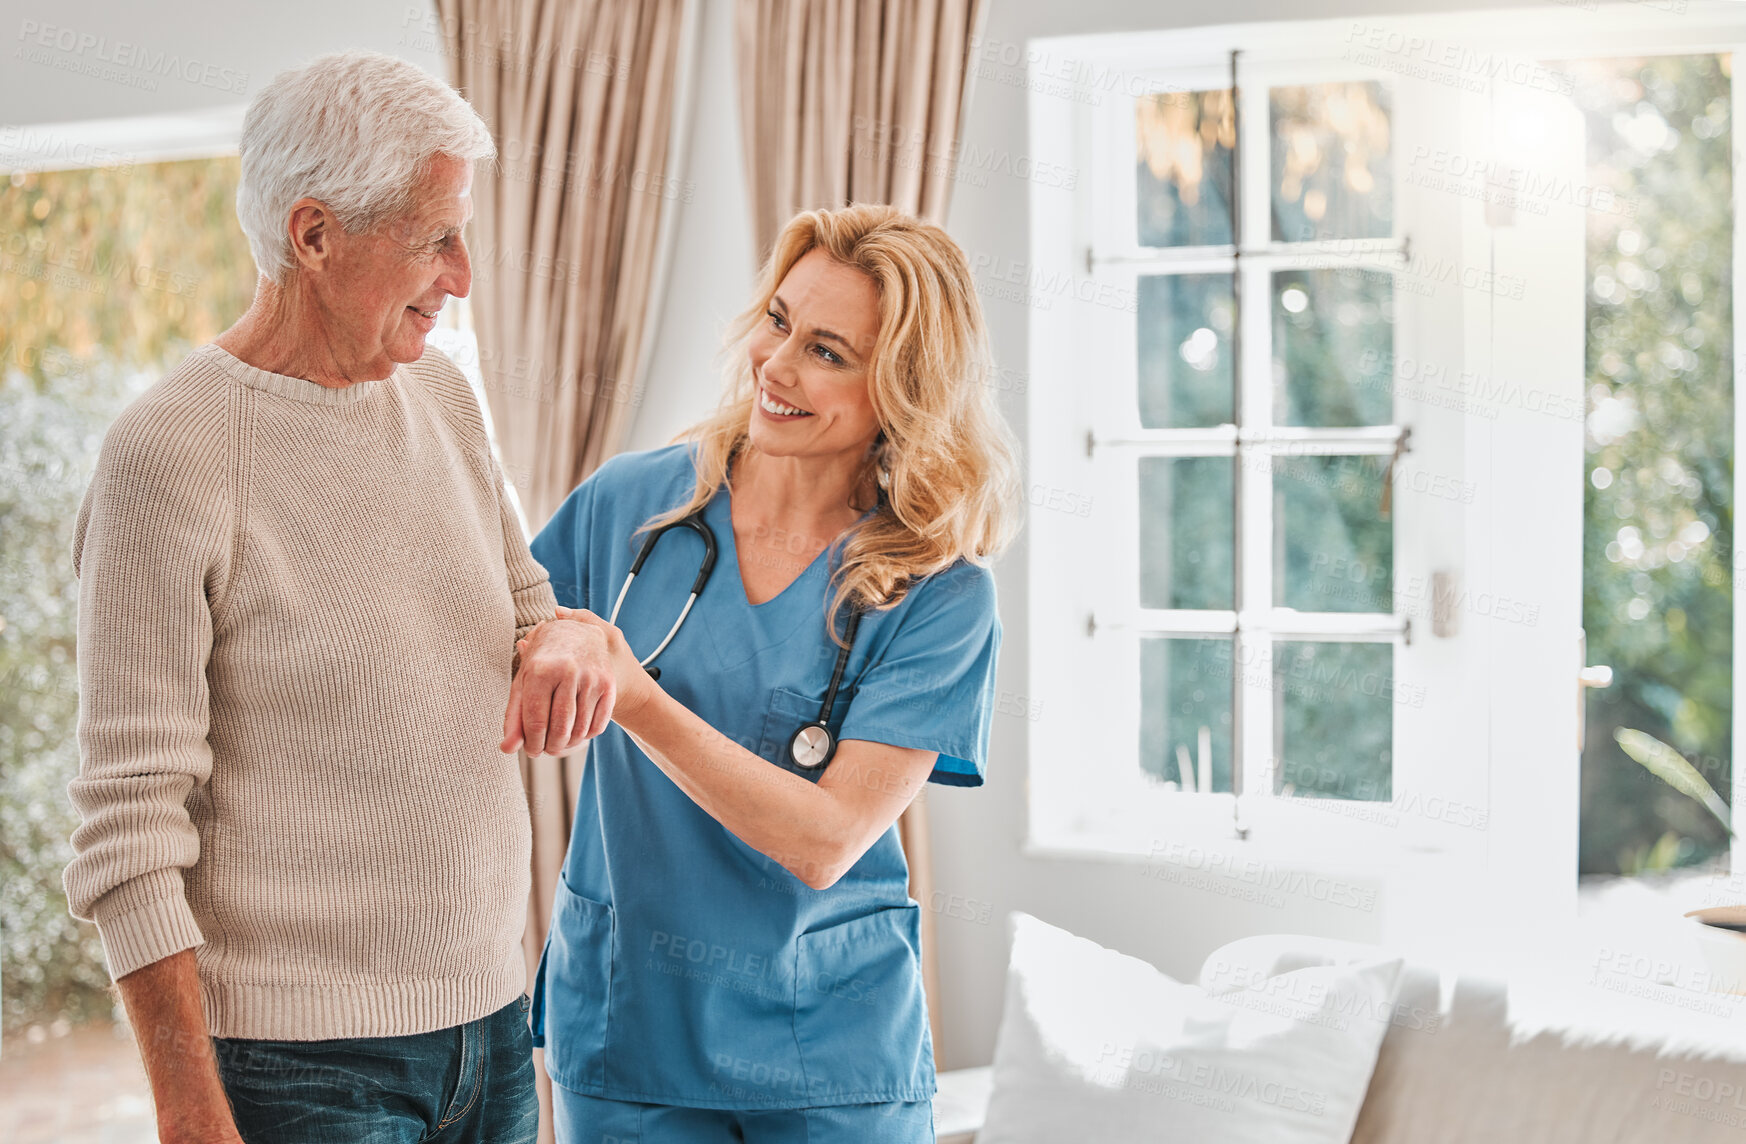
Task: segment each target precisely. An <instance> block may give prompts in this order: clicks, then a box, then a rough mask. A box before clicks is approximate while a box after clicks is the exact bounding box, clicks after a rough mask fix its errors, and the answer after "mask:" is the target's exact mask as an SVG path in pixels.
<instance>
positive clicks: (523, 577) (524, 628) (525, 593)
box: [491, 457, 558, 640]
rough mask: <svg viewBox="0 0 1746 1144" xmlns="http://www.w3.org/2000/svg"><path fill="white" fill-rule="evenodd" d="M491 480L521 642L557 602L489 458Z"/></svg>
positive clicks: (552, 611) (494, 462)
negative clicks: (501, 523)
mask: <svg viewBox="0 0 1746 1144" xmlns="http://www.w3.org/2000/svg"><path fill="white" fill-rule="evenodd" d="M491 478H492V480H493V481H494V482H495V483H496V485H497V507H498V513H499V515H500V516H501V517H502V521H503V563H504V569H505V571H506V572H507V573H508V576H509V593H510V596H511V598H512V599H513V600H514V601H515V638H516V639H518V640H519V639H521V638H522V637H523V636H525V635H527V633H529V632H531V631H533V629H534V626H535V625H536V624H539V623H540V622H541V621H543V620H549V619H551V618H552V617H553V616H555V615H557V606H558V601H557V599H556V598H555V597H554V596H553V595H552V583H551V577H550V576H548V575H547V574H546V570H545V568H544V567H542V566H541V565H540V562H539V561H537V560H535V559H534V558H533V553H531V552H529V551H528V545H527V533H526V532H524V531H523V530H522V527H521V518H520V517H519V516H518V515H517V514H516V511H515V504H514V503H513V502H512V501H511V500H510V499H509V492H508V487H507V485H506V484H505V482H504V478H503V470H502V469H501V468H500V467H499V466H498V464H497V459H496V458H495V457H493V458H492V459H491Z"/></svg>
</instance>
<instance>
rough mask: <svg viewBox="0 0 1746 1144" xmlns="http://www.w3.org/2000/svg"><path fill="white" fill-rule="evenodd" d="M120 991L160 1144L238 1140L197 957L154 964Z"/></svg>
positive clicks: (189, 953) (125, 980)
mask: <svg viewBox="0 0 1746 1144" xmlns="http://www.w3.org/2000/svg"><path fill="white" fill-rule="evenodd" d="M115 984H116V985H117V986H118V987H119V988H120V990H121V1000H122V1002H123V1003H124V1004H125V1005H126V1006H127V1019H128V1023H129V1024H131V1025H132V1026H133V1035H134V1039H135V1040H136V1041H137V1042H138V1044H139V1053H140V1057H141V1059H142V1060H144V1062H145V1069H146V1076H147V1078H148V1079H149V1080H150V1081H151V1086H152V1101H153V1103H155V1104H156V1106H157V1112H158V1136H159V1138H160V1140H162V1142H163V1144H196V1142H199V1144H204V1142H207V1141H211V1142H214V1144H218V1142H224V1144H231V1142H234V1141H237V1140H239V1139H240V1137H238V1135H237V1131H236V1122H235V1121H234V1120H233V1119H232V1118H231V1115H230V1102H229V1101H228V1100H226V1099H225V1095H224V1085H223V1084H222V1083H221V1082H220V1081H219V1078H218V1060H217V1058H216V1057H215V1056H214V1055H213V1052H212V1039H211V1037H210V1036H208V1034H207V1031H206V1014H205V1012H204V1011H203V1010H202V1009H201V1007H200V977H199V974H198V973H197V972H196V970H195V962H194V951H193V950H191V949H185V950H183V951H182V952H180V953H174V954H171V955H170V956H169V957H166V958H164V959H162V960H161V961H154V962H152V963H151V964H150V965H147V966H145V967H143V968H141V969H137V970H135V971H134V972H132V973H129V974H128V975H127V976H125V977H122V978H120V979H119V980H117V981H116V983H115Z"/></svg>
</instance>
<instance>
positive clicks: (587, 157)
mask: <svg viewBox="0 0 1746 1144" xmlns="http://www.w3.org/2000/svg"><path fill="white" fill-rule="evenodd" d="M437 6H438V11H439V15H440V17H441V22H442V26H443V32H444V36H445V40H446V47H447V53H448V55H449V59H450V64H451V67H452V68H453V69H454V73H455V82H456V86H457V87H458V88H459V89H460V90H461V92H462V94H463V95H465V96H466V97H467V99H468V100H469V101H470V102H471V103H472V104H473V106H474V107H475V108H477V109H478V111H479V113H480V114H481V115H482V116H484V118H485V121H486V122H487V123H488V124H490V125H491V130H492V132H493V134H494V135H495V136H496V139H497V146H498V152H499V157H498V168H497V171H496V174H495V175H494V176H492V177H481V178H480V179H479V181H478V182H477V183H475V185H474V188H473V199H474V221H473V235H472V242H473V251H472V254H473V276H474V283H475V290H474V294H473V303H472V311H473V320H474V325H475V328H476V330H477V332H478V337H479V356H480V368H481V371H482V372H483V373H484V376H485V389H486V393H487V396H488V398H489V400H490V404H491V418H492V422H493V424H494V427H495V429H496V433H497V442H498V448H499V450H500V451H501V453H502V455H503V462H504V467H505V469H506V470H507V471H508V474H509V477H510V479H511V480H512V481H514V483H515V486H516V490H517V492H518V493H519V495H520V497H521V502H522V508H523V509H524V510H525V511H526V513H527V517H528V523H529V525H530V526H532V527H533V528H535V529H536V530H537V529H538V528H539V527H540V526H541V525H542V524H543V523H544V522H545V521H546V520H547V519H548V518H549V517H550V516H551V514H552V513H553V512H555V511H556V510H557V507H558V505H559V504H560V503H562V501H563V499H564V497H565V496H567V495H568V494H569V492H570V490H571V489H573V488H575V487H576V485H577V484H579V483H580V482H581V480H582V478H583V477H585V476H587V475H588V474H589V473H591V472H593V471H594V469H595V468H596V467H597V466H598V465H599V464H600V463H601V462H603V461H605V460H606V459H607V458H609V457H611V456H612V455H613V454H614V453H615V452H617V451H618V448H619V446H620V444H621V443H622V442H623V440H624V436H625V433H626V431H627V430H628V428H629V426H630V421H631V417H632V414H633V413H634V412H635V409H636V402H637V388H638V381H639V376H638V370H639V367H640V366H642V365H643V360H642V359H643V357H644V345H645V340H646V339H645V333H646V328H647V326H648V323H650V322H651V321H652V320H653V317H654V312H653V306H652V305H651V303H652V302H653V301H654V299H653V297H652V294H653V291H654V286H655V284H656V279H657V278H658V267H657V258H656V254H657V245H658V243H657V239H658V236H659V234H660V229H661V221H662V218H663V217H664V216H665V215H666V214H667V211H668V208H670V206H671V204H672V201H673V200H674V199H675V198H677V197H678V195H679V194H680V193H681V187H680V180H679V179H678V178H677V177H676V176H675V174H674V171H673V168H674V166H675V164H676V163H677V162H678V160H679V156H677V155H669V153H668V152H669V144H670V138H671V135H672V123H673V119H674V116H675V114H676V113H677V109H676V107H675V104H676V99H675V94H674V93H675V91H676V89H677V86H678V72H679V69H680V66H681V52H680V48H681V40H682V39H683V36H682V27H681V26H682V24H683V22H684V14H685V3H684V0H437Z"/></svg>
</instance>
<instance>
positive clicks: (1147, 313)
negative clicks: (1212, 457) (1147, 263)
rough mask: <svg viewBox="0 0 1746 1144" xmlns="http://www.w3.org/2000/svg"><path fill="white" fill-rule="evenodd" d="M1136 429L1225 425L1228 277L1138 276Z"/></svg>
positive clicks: (1231, 305) (1230, 304)
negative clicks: (1138, 424)
mask: <svg viewBox="0 0 1746 1144" xmlns="http://www.w3.org/2000/svg"><path fill="white" fill-rule="evenodd" d="M1139 285H1140V290H1139V362H1140V395H1139V396H1140V424H1141V425H1144V426H1145V427H1146V428H1148V429H1191V428H1199V427H1203V426H1207V425H1225V424H1228V423H1229V422H1230V421H1231V420H1232V417H1231V325H1232V322H1231V314H1232V311H1233V310H1234V308H1235V303H1234V301H1233V296H1232V290H1231V276H1230V275H1229V274H1155V275H1149V276H1146V277H1143V278H1141V279H1140V283H1139Z"/></svg>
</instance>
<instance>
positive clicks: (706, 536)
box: [606, 513, 861, 771]
mask: <svg viewBox="0 0 1746 1144" xmlns="http://www.w3.org/2000/svg"><path fill="white" fill-rule="evenodd" d="M675 528H689V529H690V530H691V531H692V532H695V533H696V534H697V535H698V536H700V537H702V538H703V562H702V563H701V564H700V565H698V568H697V578H696V579H695V580H693V581H692V582H691V594H690V595H689V596H687V597H686V598H685V607H684V608H682V609H680V612H679V618H678V619H676V620H674V621H673V626H672V627H670V628H668V629H667V635H666V638H665V639H663V640H662V641H661V642H660V643H659V644H658V645H657V646H656V647H655V650H654V651H652V652H650V653H649V654H648V655H646V656H644V657H643V658H642V659H640V660H638V661H637V662H638V663H640V664H641V665H642V667H643V669H644V670H645V671H647V672H648V673H649V678H650V679H656V680H658V679H660V678H661V669H660V668H658V667H651V666H650V665H651V664H653V663H654V662H655V657H656V656H658V655H660V654H661V653H662V652H663V651H665V650H667V645H668V644H670V643H672V642H673V637H674V636H676V635H678V634H679V628H680V626H681V625H683V624H684V623H685V617H686V616H688V615H690V614H691V607H692V605H693V604H695V603H697V597H698V596H699V595H700V594H701V593H702V592H703V586H704V585H705V584H707V583H709V574H710V573H711V572H713V571H715V532H714V531H713V530H712V529H711V528H710V527H709V525H708V524H706V523H704V520H703V517H702V515H701V514H699V513H692V514H691V515H690V516H687V517H681V518H680V519H679V520H675V521H673V522H672V523H670V524H664V525H662V526H661V527H660V528H657V529H655V530H654V531H653V532H651V533H649V535H648V536H647V537H646V538H645V539H644V540H643V546H642V548H641V549H639V550H638V551H637V558H636V559H635V560H633V561H631V566H630V571H629V572H628V573H626V574H625V578H624V587H622V588H620V589H619V590H618V599H616V600H614V601H613V603H612V615H610V616H608V617H607V619H606V622H607V623H609V624H613V625H615V626H616V625H617V623H618V613H619V609H620V608H623V607H624V598H625V596H627V595H629V594H630V586H631V581H633V580H635V579H636V578H637V574H638V573H639V572H641V571H642V570H643V562H644V561H646V560H647V559H648V558H649V553H651V552H653V551H654V550H655V545H656V543H658V542H659V541H660V539H661V537H663V536H665V535H666V534H667V533H668V532H670V531H672V530H673V529H675ZM860 626H861V612H860V610H859V609H850V611H849V623H848V626H847V627H846V628H844V629H843V646H842V647H840V648H838V649H837V664H836V667H835V668H833V669H832V670H831V685H830V687H829V688H828V689H826V691H825V697H824V703H823V704H822V705H821V706H820V707H819V712H818V718H817V719H814V720H813V721H812V722H810V723H803V724H801V725H800V727H799V728H797V729H796V730H795V732H794V734H792V735H790V736H789V737H788V757H789V758H790V759H792V760H794V765H795V766H797V767H800V768H802V769H803V770H808V771H812V770H817V769H819V768H820V767H822V766H824V765H825V764H826V763H828V762H830V761H831V756H833V755H835V754H836V753H837V739H836V736H835V735H832V734H831V728H830V721H831V712H832V711H834V710H835V709H836V705H837V689H838V688H840V687H841V686H842V683H843V672H844V670H845V669H847V668H848V666H849V651H850V649H852V648H853V647H854V646H855V632H856V630H857V629H859V628H860Z"/></svg>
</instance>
